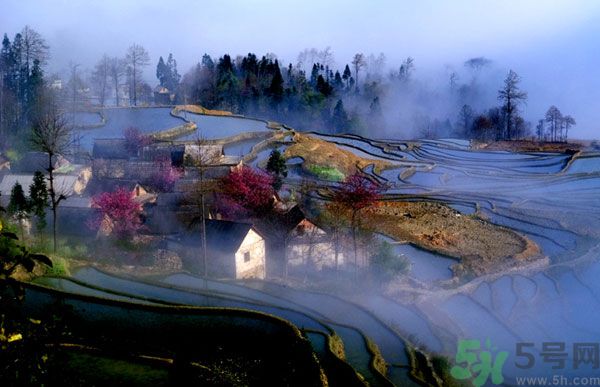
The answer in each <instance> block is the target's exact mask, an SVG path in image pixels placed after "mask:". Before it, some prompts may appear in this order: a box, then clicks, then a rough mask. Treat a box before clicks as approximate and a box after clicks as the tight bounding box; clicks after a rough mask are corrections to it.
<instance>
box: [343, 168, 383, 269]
mask: <svg viewBox="0 0 600 387" xmlns="http://www.w3.org/2000/svg"><path fill="white" fill-rule="evenodd" d="M384 189H385V187H384V186H382V185H380V184H376V183H374V182H372V181H371V180H370V179H368V178H367V177H366V176H364V175H361V174H358V173H355V174H353V175H350V176H348V177H347V178H346V180H344V181H343V182H342V183H341V185H340V187H339V189H338V190H337V191H336V192H335V194H334V195H333V204H334V205H337V206H339V207H341V208H345V209H346V210H348V211H351V213H352V220H351V228H352V244H353V248H354V265H355V267H356V268H357V269H358V257H357V247H356V229H357V226H358V225H357V215H358V213H359V212H360V211H361V210H362V209H364V208H367V207H371V206H372V205H374V204H375V203H376V202H377V201H379V200H380V199H381V193H382V192H383V191H384Z"/></svg>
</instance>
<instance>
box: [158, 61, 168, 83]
mask: <svg viewBox="0 0 600 387" xmlns="http://www.w3.org/2000/svg"><path fill="white" fill-rule="evenodd" d="M156 78H158V81H159V82H160V85H161V86H163V87H166V86H167V85H166V84H167V66H166V65H165V61H164V60H163V57H162V56H161V57H160V58H158V64H157V65H156Z"/></svg>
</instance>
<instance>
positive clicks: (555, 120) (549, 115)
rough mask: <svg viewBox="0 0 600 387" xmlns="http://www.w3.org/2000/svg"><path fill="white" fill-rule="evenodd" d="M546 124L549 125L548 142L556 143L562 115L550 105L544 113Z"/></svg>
mask: <svg viewBox="0 0 600 387" xmlns="http://www.w3.org/2000/svg"><path fill="white" fill-rule="evenodd" d="M546 122H547V123H548V124H549V127H548V129H549V130H550V140H551V141H556V140H557V138H558V132H559V130H560V129H561V128H562V122H563V115H562V113H561V112H560V110H558V108H557V107H556V106H554V105H552V106H550V107H549V108H548V111H547V112H546Z"/></svg>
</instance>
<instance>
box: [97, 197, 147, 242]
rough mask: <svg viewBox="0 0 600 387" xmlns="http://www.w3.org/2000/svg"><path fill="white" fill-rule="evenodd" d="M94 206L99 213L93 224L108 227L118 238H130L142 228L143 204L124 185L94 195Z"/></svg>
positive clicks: (98, 226)
mask: <svg viewBox="0 0 600 387" xmlns="http://www.w3.org/2000/svg"><path fill="white" fill-rule="evenodd" d="M92 208H97V209H98V210H99V213H98V216H97V217H96V218H95V219H94V220H93V221H92V223H91V226H92V227H93V228H95V229H99V228H101V227H107V228H108V229H109V231H111V232H112V233H113V234H115V235H116V236H117V238H120V239H126V238H129V237H131V236H133V235H135V234H136V233H137V232H138V231H140V229H141V228H142V219H141V216H142V211H143V210H142V206H141V204H139V203H138V202H137V201H136V200H135V199H134V195H133V193H132V192H130V191H128V190H127V189H125V188H123V187H120V188H117V189H116V190H115V191H114V192H103V193H101V194H98V195H96V196H94V197H92Z"/></svg>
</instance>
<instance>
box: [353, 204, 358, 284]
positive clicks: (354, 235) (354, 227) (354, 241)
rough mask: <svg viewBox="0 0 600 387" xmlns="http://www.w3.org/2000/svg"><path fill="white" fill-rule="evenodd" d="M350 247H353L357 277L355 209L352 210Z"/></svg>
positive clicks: (356, 274) (356, 275)
mask: <svg viewBox="0 0 600 387" xmlns="http://www.w3.org/2000/svg"><path fill="white" fill-rule="evenodd" d="M352 248H353V249H354V275H355V277H358V250H357V246H356V211H352Z"/></svg>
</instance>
